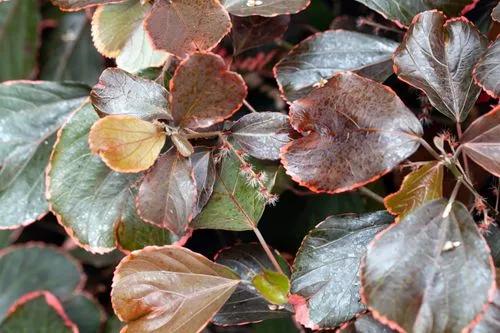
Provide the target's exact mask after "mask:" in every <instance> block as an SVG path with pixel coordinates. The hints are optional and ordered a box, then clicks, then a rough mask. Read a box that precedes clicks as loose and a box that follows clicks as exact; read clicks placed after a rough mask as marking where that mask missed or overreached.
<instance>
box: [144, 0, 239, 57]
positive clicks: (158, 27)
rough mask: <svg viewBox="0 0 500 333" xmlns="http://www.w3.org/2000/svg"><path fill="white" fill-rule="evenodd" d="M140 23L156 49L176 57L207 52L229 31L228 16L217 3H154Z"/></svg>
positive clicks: (198, 0)
mask: <svg viewBox="0 0 500 333" xmlns="http://www.w3.org/2000/svg"><path fill="white" fill-rule="evenodd" d="M144 24H145V27H146V31H147V33H148V34H149V36H150V37H151V41H152V42H153V44H154V46H155V47H156V48H157V49H160V50H165V51H167V52H169V53H172V54H174V55H176V56H178V57H180V58H185V57H186V56H187V55H189V54H190V53H193V52H196V51H210V50H211V49H213V48H214V47H215V46H216V45H217V44H218V43H219V42H220V41H221V40H222V38H224V36H225V35H226V34H227V33H228V32H229V30H230V29H231V20H230V18H229V14H228V13H227V11H226V10H225V9H224V7H222V5H221V4H220V3H219V1H218V0H169V1H155V3H154V5H153V9H152V10H151V13H150V14H149V15H148V17H147V18H146V21H145V22H144Z"/></svg>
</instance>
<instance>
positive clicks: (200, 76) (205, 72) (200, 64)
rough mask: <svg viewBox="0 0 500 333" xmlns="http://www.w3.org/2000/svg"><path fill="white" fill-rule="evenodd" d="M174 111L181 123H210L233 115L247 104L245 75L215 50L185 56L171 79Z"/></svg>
mask: <svg viewBox="0 0 500 333" xmlns="http://www.w3.org/2000/svg"><path fill="white" fill-rule="evenodd" d="M170 93H171V105H172V115H173V117H174V121H175V123H176V124H177V125H179V126H181V127H188V128H200V127H209V126H211V125H213V124H216V123H219V122H221V121H223V120H224V119H227V118H229V117H231V116H232V115H233V114H234V113H235V112H236V111H238V109H239V108H240V107H241V106H242V105H243V100H244V99H245V97H246V95H247V87H246V84H245V81H243V78H242V77H241V76H240V75H239V74H237V73H234V72H231V71H229V70H228V69H227V66H226V64H225V63H224V60H223V59H222V58H221V57H220V56H218V55H215V54H212V53H195V54H193V55H191V56H190V57H189V58H187V59H186V60H184V61H183V62H182V63H181V64H180V65H179V67H178V68H177V70H176V71H175V75H174V77H173V79H172V80H171V81H170Z"/></svg>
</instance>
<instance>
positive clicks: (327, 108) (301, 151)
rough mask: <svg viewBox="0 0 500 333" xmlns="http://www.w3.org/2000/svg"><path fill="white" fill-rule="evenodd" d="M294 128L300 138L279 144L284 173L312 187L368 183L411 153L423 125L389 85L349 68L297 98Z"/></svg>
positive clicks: (329, 189) (344, 187)
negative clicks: (305, 95)
mask: <svg viewBox="0 0 500 333" xmlns="http://www.w3.org/2000/svg"><path fill="white" fill-rule="evenodd" d="M290 122H291V124H292V126H293V127H294V128H295V129H296V130H297V131H299V132H300V133H302V134H303V135H304V137H302V138H300V139H298V140H295V141H292V142H291V143H289V144H288V145H286V146H285V147H283V148H282V150H281V158H282V162H283V165H284V166H285V169H286V171H287V173H288V174H289V175H290V176H292V178H293V179H294V180H295V181H297V182H298V183H300V184H301V185H303V186H307V187H308V188H310V189H311V190H313V191H318V192H328V193H338V192H343V191H348V190H351V189H353V188H356V187H359V186H362V185H364V184H366V183H369V182H371V181H373V180H375V179H377V178H379V177H381V176H382V175H384V174H385V173H387V172H389V171H390V170H391V169H393V168H394V167H396V166H397V165H398V164H399V163H401V162H402V161H403V160H405V159H406V158H408V157H409V156H410V155H412V154H413V153H414V152H415V150H416V149H417V148H418V146H419V142H418V140H419V137H420V136H421V135H422V126H421V124H420V122H419V121H418V119H417V118H416V117H415V115H413V113H412V112H411V111H410V110H408V108H407V107H406V106H405V105H404V104H403V102H402V101H401V100H400V99H399V97H398V96H397V95H396V94H395V93H394V92H393V91H392V90H391V89H390V88H388V87H386V86H384V85H382V84H380V83H377V82H375V81H372V80H370V79H367V78H363V77H361V76H358V75H356V74H354V73H351V72H345V73H339V74H337V75H336V76H334V77H333V78H332V79H331V80H330V81H329V82H328V83H327V84H326V85H325V86H324V87H322V88H319V89H317V90H314V91H313V92H312V93H311V94H309V95H308V96H307V97H304V98H302V99H299V100H297V101H295V102H294V103H293V104H292V106H291V110H290Z"/></svg>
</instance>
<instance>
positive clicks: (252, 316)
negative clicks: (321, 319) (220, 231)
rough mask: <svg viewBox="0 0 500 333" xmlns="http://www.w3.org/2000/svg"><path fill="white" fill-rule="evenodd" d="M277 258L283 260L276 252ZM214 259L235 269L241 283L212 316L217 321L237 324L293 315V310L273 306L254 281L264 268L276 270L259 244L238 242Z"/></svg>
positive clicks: (221, 323) (217, 323)
mask: <svg viewBox="0 0 500 333" xmlns="http://www.w3.org/2000/svg"><path fill="white" fill-rule="evenodd" d="M275 257H276V258H277V260H279V259H281V260H283V259H282V258H279V257H278V256H277V255H275ZM215 262H217V263H219V264H221V265H224V266H227V267H229V268H231V269H232V270H233V271H234V272H236V274H238V276H239V277H240V279H241V283H240V284H239V285H238V287H237V288H236V291H235V292H234V293H233V294H232V295H231V297H230V298H229V299H228V300H227V302H226V303H225V304H224V306H223V307H222V308H221V309H220V311H219V312H218V313H217V314H216V315H215V317H214V318H213V320H212V321H213V323H214V324H216V325H222V326H228V325H238V324H244V323H245V324H246V323H249V322H259V321H261V320H268V319H273V318H282V317H286V316H288V315H290V313H291V312H290V311H289V310H288V309H287V308H286V307H284V308H282V309H280V308H278V307H273V306H272V305H271V304H270V303H269V302H268V301H267V300H266V299H265V298H264V297H262V295H261V294H260V293H259V292H258V291H257V290H256V288H255V287H254V286H253V284H252V280H253V279H254V278H255V276H256V275H257V274H259V273H261V272H263V271H264V270H265V269H266V270H274V269H275V268H274V266H273V263H272V262H271V260H269V258H268V257H267V255H266V253H265V252H264V250H263V249H262V247H261V246H260V245H259V244H239V245H236V246H233V247H231V248H228V249H224V250H222V251H221V252H220V253H219V254H218V255H217V258H216V259H215Z"/></svg>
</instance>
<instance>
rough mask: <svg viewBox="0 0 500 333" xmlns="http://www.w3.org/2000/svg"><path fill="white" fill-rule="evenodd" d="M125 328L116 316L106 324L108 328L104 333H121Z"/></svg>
mask: <svg viewBox="0 0 500 333" xmlns="http://www.w3.org/2000/svg"><path fill="white" fill-rule="evenodd" d="M122 328H123V324H122V323H121V322H120V320H119V319H118V318H117V317H116V316H112V317H110V318H109V319H108V321H107V322H106V327H105V328H104V333H120V331H121V329H122Z"/></svg>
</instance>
